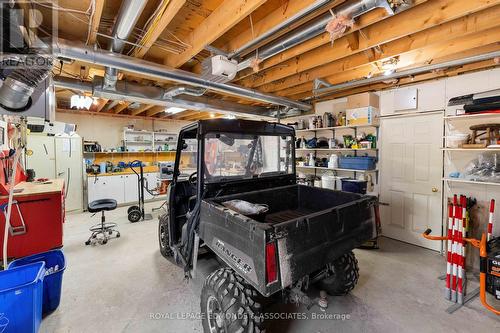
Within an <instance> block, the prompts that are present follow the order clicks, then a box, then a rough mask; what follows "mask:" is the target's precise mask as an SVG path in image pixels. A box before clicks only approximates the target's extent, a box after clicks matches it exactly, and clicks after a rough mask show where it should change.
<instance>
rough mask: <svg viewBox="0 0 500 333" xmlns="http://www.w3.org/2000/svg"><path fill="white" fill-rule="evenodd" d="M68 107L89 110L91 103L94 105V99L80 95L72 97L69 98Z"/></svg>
mask: <svg viewBox="0 0 500 333" xmlns="http://www.w3.org/2000/svg"><path fill="white" fill-rule="evenodd" d="M70 103H71V104H70V105H71V106H70V107H71V108H77V109H87V110H88V109H90V106H91V105H92V103H94V99H93V98H92V97H89V96H82V95H73V96H71V100H70Z"/></svg>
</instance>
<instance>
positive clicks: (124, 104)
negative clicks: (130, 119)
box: [110, 102, 130, 114]
mask: <svg viewBox="0 0 500 333" xmlns="http://www.w3.org/2000/svg"><path fill="white" fill-rule="evenodd" d="M129 105H130V102H120V103H118V105H117V106H115V107H114V108H113V109H111V110H110V112H113V113H115V114H118V113H122V112H123V111H125V110H126V109H127V108H128V106H129Z"/></svg>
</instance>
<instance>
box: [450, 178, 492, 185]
mask: <svg viewBox="0 0 500 333" xmlns="http://www.w3.org/2000/svg"><path fill="white" fill-rule="evenodd" d="M443 181H445V182H451V183H461V184H477V185H487V186H500V183H493V182H481V181H476V180H467V179H462V178H443Z"/></svg>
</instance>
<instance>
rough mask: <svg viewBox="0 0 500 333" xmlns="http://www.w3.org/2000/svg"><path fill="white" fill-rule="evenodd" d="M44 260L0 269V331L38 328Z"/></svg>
mask: <svg viewBox="0 0 500 333" xmlns="http://www.w3.org/2000/svg"><path fill="white" fill-rule="evenodd" d="M44 276H45V263H43V262H36V263H33V264H29V265H24V266H21V267H16V268H13V269H8V270H5V271H0V333H7V332H19V333H21V332H22V333H29V332H34V333H35V332H38V328H39V327H40V322H41V321H42V297H43V295H42V294H43V278H44Z"/></svg>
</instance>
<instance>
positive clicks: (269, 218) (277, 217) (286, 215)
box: [264, 208, 314, 224]
mask: <svg viewBox="0 0 500 333" xmlns="http://www.w3.org/2000/svg"><path fill="white" fill-rule="evenodd" d="M313 212H314V211H313V210H312V209H307V208H297V209H288V210H284V211H281V212H276V213H272V214H266V215H265V216H264V222H266V223H271V224H274V223H281V222H286V221H289V220H294V219H296V218H299V217H302V216H306V215H309V214H311V213H313Z"/></svg>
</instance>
